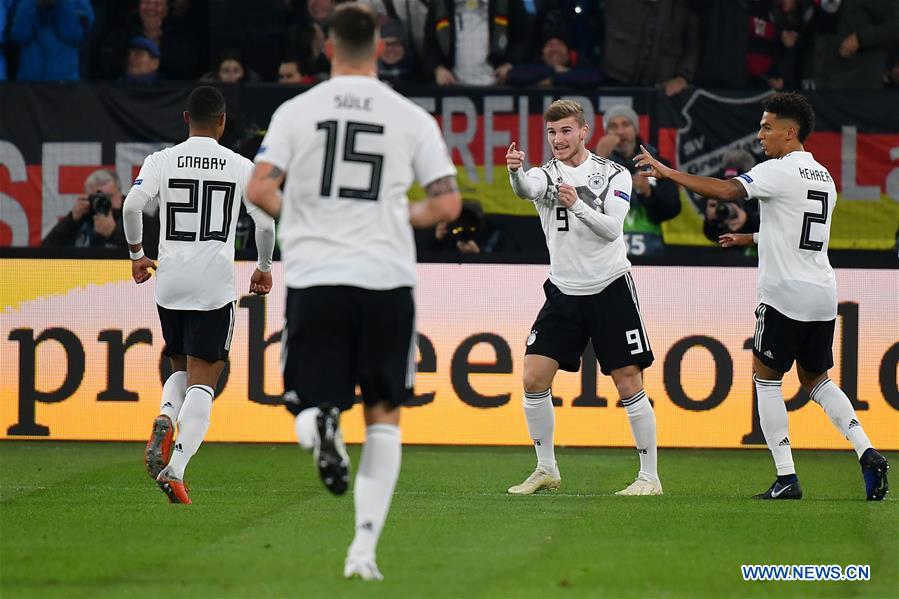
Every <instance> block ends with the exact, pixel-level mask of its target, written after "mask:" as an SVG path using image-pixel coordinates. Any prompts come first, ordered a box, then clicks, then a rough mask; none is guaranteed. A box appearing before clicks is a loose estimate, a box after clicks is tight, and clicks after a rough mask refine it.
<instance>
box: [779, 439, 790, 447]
mask: <svg viewBox="0 0 899 599" xmlns="http://www.w3.org/2000/svg"><path fill="white" fill-rule="evenodd" d="M777 446H778V447H784V446H787V447H789V446H790V438H789V437H784V438H783V439H781V441H780V443H778V444H777Z"/></svg>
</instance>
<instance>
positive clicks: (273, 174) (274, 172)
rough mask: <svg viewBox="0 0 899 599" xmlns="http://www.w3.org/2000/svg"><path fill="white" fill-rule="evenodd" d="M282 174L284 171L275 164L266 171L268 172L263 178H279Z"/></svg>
mask: <svg viewBox="0 0 899 599" xmlns="http://www.w3.org/2000/svg"><path fill="white" fill-rule="evenodd" d="M283 174H284V171H282V170H281V169H279V168H278V167H277V166H273V167H272V170H270V171H269V172H268V174H267V175H266V176H265V178H266V179H280V178H281V175H283Z"/></svg>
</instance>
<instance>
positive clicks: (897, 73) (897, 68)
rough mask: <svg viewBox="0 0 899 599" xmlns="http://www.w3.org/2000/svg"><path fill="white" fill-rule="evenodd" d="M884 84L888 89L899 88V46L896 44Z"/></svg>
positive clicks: (888, 63)
mask: <svg viewBox="0 0 899 599" xmlns="http://www.w3.org/2000/svg"><path fill="white" fill-rule="evenodd" d="M883 84H884V87H885V88H887V89H899V46H896V47H895V48H893V49H892V51H891V52H890V60H889V61H888V62H887V70H886V73H885V74H884V79H883Z"/></svg>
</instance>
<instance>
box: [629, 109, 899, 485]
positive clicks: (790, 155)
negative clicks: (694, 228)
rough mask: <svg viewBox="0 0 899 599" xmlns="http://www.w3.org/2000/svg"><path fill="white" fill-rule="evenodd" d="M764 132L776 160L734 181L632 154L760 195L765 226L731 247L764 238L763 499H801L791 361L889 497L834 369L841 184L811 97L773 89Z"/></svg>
mask: <svg viewBox="0 0 899 599" xmlns="http://www.w3.org/2000/svg"><path fill="white" fill-rule="evenodd" d="M762 108H763V110H764V112H763V113H762V119H761V122H760V127H759V133H758V139H759V141H760V142H761V145H762V149H764V151H765V155H767V156H768V157H769V158H770V160H767V161H765V162H761V163H759V164H757V165H756V166H754V167H753V168H752V169H751V170H750V171H749V172H747V173H744V174H742V175H739V176H738V177H735V178H733V179H729V180H722V179H715V178H711V177H699V176H695V175H689V174H686V173H681V172H679V171H676V170H674V169H672V168H669V167H667V166H665V165H664V164H662V163H660V162H659V161H658V160H656V159H655V158H653V157H652V156H650V155H649V153H648V152H646V150H645V149H643V148H641V149H642V150H643V153H642V154H640V155H638V156H637V157H636V158H635V159H634V160H636V161H637V166H639V167H647V168H646V170H644V171H643V172H642V174H643V175H644V176H651V177H658V178H670V179H671V180H673V181H674V182H675V183H679V184H681V185H683V186H684V187H686V188H687V189H689V190H691V191H693V192H696V193H698V194H700V195H703V196H705V197H708V198H720V199H721V200H723V201H739V200H741V199H743V198H747V197H753V198H758V200H759V209H760V215H761V224H760V226H759V232H758V233H755V234H738V233H727V234H725V235H722V236H721V239H720V243H721V245H722V246H724V247H731V246H742V245H749V244H751V243H758V246H759V276H758V295H759V306H758V308H757V309H756V326H755V340H754V344H753V349H752V353H753V356H754V357H753V372H754V375H753V379H754V381H755V388H756V392H757V394H758V409H759V421H760V423H761V426H762V432H763V433H764V434H765V442H766V443H767V445H768V449H770V450H771V454H772V455H773V457H774V465H775V467H776V469H777V479H776V480H775V481H774V483H773V484H772V485H771V487H770V488H769V489H768V490H767V491H765V492H764V493H760V494H758V495H756V496H755V498H756V499H801V498H802V487H801V486H800V484H799V479H798V478H797V477H796V469H795V468H794V466H793V456H792V453H791V451H790V437H789V434H788V431H787V410H786V407H785V406H784V400H783V394H782V393H781V380H782V379H783V375H784V373H785V372H787V371H789V370H790V368H792V367H793V361H794V360H795V361H796V370H797V373H798V375H799V381H800V383H801V384H802V388H803V389H805V391H806V392H807V393H808V394H809V396H810V397H811V398H812V400H813V401H814V402H815V403H817V404H818V405H820V406H821V407H822V408H823V409H824V412H825V413H826V414H827V416H828V418H830V421H831V422H832V423H833V425H834V426H835V427H836V428H837V430H839V431H840V433H841V434H843V435H844V436H845V437H846V438H847V439H848V440H849V441H850V442H851V443H852V446H853V448H854V449H855V452H856V454H857V455H858V458H859V462H860V463H861V469H862V476H863V479H864V482H865V493H866V496H867V498H868V499H869V500H875V501H877V500H882V499H883V498H884V497H885V496H886V493H887V491H888V490H889V484H888V482H887V470H888V469H889V464H888V463H887V460H886V458H884V457H883V456H882V455H880V454H879V453H878V452H877V451H876V450H875V449H874V448H873V447H872V446H871V442H870V441H869V440H868V437H867V435H865V431H864V429H863V428H862V426H861V423H860V422H859V420H858V418H857V416H856V414H855V410H854V409H853V407H852V403H851V402H850V401H849V398H848V397H846V394H845V393H843V391H842V390H841V389H840V388H839V387H837V386H836V384H834V383H833V381H831V380H830V378H828V376H827V371H828V369H830V368H831V367H832V366H833V352H832V345H833V332H834V324H835V322H836V316H837V287H836V278H835V277H834V273H833V270H832V269H831V267H830V262H829V261H828V259H827V245H828V241H829V239H830V225H831V222H832V215H833V209H834V205H835V204H836V201H837V190H836V186H835V185H834V182H833V179H832V178H831V176H830V173H829V172H827V169H826V168H825V167H823V166H822V165H821V164H819V163H818V162H817V161H816V160H815V158H814V157H813V156H812V155H811V153H810V152H806V151H805V148H804V147H803V145H802V144H803V143H804V142H805V140H806V138H807V137H808V135H809V134H810V133H811V132H812V129H813V128H814V125H815V115H814V112H813V110H812V107H811V105H810V104H809V102H808V100H806V99H805V97H803V96H802V95H800V94H797V93H780V94H774V95H773V96H770V97H769V98H768V99H766V100H765V101H764V102H763V103H762Z"/></svg>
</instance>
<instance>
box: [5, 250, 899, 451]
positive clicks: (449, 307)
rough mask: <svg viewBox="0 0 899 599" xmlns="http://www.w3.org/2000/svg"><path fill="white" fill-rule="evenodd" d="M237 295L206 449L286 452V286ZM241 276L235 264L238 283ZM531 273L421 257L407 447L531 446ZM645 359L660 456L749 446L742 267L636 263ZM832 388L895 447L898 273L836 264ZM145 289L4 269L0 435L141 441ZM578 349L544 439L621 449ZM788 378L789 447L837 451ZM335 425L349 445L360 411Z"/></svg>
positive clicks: (126, 277) (22, 266)
mask: <svg viewBox="0 0 899 599" xmlns="http://www.w3.org/2000/svg"><path fill="white" fill-rule="evenodd" d="M280 266H281V265H280V264H276V265H275V270H274V278H275V281H276V290H275V291H274V292H273V293H272V294H271V295H270V296H268V297H266V298H259V297H255V296H241V297H239V299H238V309H237V316H236V325H235V332H234V337H233V340H232V346H231V356H230V362H229V366H228V369H227V371H226V374H225V375H223V380H222V381H220V384H219V389H220V392H219V395H218V397H217V398H216V400H215V403H214V404H213V410H212V424H211V426H210V429H209V433H208V435H207V440H209V441H246V442H293V440H294V434H293V426H292V421H291V417H290V415H289V413H288V412H287V411H286V410H285V409H284V408H283V407H282V406H280V405H279V402H280V392H281V375H280V372H279V354H280V328H281V325H282V320H283V310H284V291H283V289H282V288H280V287H279V286H278V282H279V281H280V280H281V268H280ZM252 270H253V265H252V264H250V263H240V264H239V265H238V267H237V287H238V289H239V290H244V289H246V287H247V284H248V281H249V276H250V274H251V272H252ZM547 270H548V267H547V266H545V265H487V264H479V265H472V264H465V265H457V264H449V265H448V264H425V265H420V266H419V285H418V288H417V291H416V298H417V324H418V329H419V335H420V336H419V340H420V343H419V373H418V376H417V381H416V396H415V399H414V401H413V402H412V403H413V404H414V405H410V406H407V407H405V408H403V415H402V429H403V439H404V441H405V442H407V443H418V444H459V445H473V444H489V445H529V444H530V440H529V438H528V435H527V429H526V426H525V422H524V416H523V413H522V409H521V400H522V389H521V369H522V361H523V360H522V357H523V354H524V348H525V340H526V338H527V335H528V333H529V332H530V327H531V324H532V322H533V319H534V317H535V316H536V314H537V311H538V310H539V309H540V306H541V305H542V303H543V292H542V282H543V281H544V279H545V278H546V274H547ZM634 279H635V280H636V283H637V288H638V292H639V295H640V300H641V307H642V311H643V318H644V321H645V322H646V327H647V330H648V332H649V335H650V341H651V344H652V348H653V352H654V354H655V363H654V364H653V365H652V366H651V367H650V368H649V369H647V370H646V371H645V377H646V380H645V383H646V390H647V392H648V394H649V396H650V397H651V398H652V399H653V401H654V403H655V409H656V415H657V421H658V435H659V445H660V446H661V447H757V446H760V445H761V446H763V443H764V441H763V439H762V437H761V432H760V430H759V426H758V418H757V416H756V415H755V412H756V410H755V406H754V397H753V388H752V383H751V361H752V359H751V350H750V349H748V348H749V347H750V345H749V343H748V341H749V340H751V337H752V334H753V331H754V315H753V311H754V309H755V305H756V293H755V280H756V270H755V269H752V268H717V267H716V268H706V267H673V266H669V267H661V266H641V267H635V268H634ZM837 281H838V285H839V301H840V317H839V318H838V320H837V327H836V338H835V342H834V359H835V365H834V368H833V370H832V371H831V378H832V379H833V380H834V381H835V382H837V383H838V384H840V385H841V386H842V387H843V389H844V390H845V391H846V393H847V395H849V397H850V398H851V399H852V400H853V402H854V403H855V405H856V410H857V412H858V415H859V418H860V419H861V420H862V423H863V425H864V426H865V430H866V432H867V433H868V436H869V437H870V438H871V440H872V442H873V443H874V444H875V445H876V446H877V447H878V448H881V449H890V450H899V389H897V365H899V276H897V273H896V271H888V270H840V271H838V272H837ZM153 285H154V282H153V281H150V282H148V283H147V284H145V285H141V286H137V285H135V284H134V283H133V282H132V281H131V278H130V265H129V263H128V262H127V261H116V260H83V261H79V260H15V259H4V260H0V287H2V291H0V435H2V438H4V439H53V440H117V441H140V440H144V439H146V438H147V435H148V432H149V430H150V423H151V421H152V419H153V417H154V416H155V415H156V414H157V412H158V411H159V397H160V394H161V390H162V380H164V377H165V375H166V372H167V369H166V367H165V365H164V360H162V359H161V350H162V346H163V339H162V333H161V330H160V327H159V321H158V317H157V313H156V306H155V303H154V299H153ZM597 370H598V369H597V368H596V364H595V361H594V360H593V359H592V357H591V356H588V359H587V360H585V361H584V364H583V365H582V369H581V372H579V373H560V374H559V376H558V377H557V379H556V382H555V385H554V387H553V393H554V395H555V396H556V397H557V403H558V405H557V407H556V435H555V438H556V442H557V443H558V444H559V445H570V446H622V447H629V446H631V444H632V439H631V433H630V428H629V426H628V423H627V418H626V415H625V410H624V408H623V407H620V406H618V405H617V397H616V395H615V388H614V385H613V384H612V382H611V380H610V379H608V378H607V377H603V376H602V375H601V374H598V372H597ZM798 391H799V384H798V381H797V380H796V377H795V375H793V374H790V375H788V376H787V378H786V379H785V383H784V394H785V396H786V397H787V398H788V399H789V398H792V399H789V401H788V404H787V405H788V409H790V410H791V415H790V437H791V441H793V446H794V447H796V448H821V449H825V448H826V449H830V448H833V449H841V448H848V447H849V445H848V442H847V441H846V440H845V439H843V438H842V437H841V436H840V435H839V433H837V432H836V431H835V430H834V428H833V427H832V426H831V425H830V423H829V421H828V420H827V417H826V415H825V414H824V412H823V410H821V409H820V407H818V406H817V405H816V404H814V402H811V401H809V400H808V398H807V396H805V395H804V394H802V393H797V392H798ZM357 412H359V410H353V411H352V412H350V413H349V414H347V415H345V416H344V419H343V420H344V434H345V436H346V438H347V441H348V442H350V443H354V442H360V441H361V440H362V436H363V427H362V419H361V414H360V413H357Z"/></svg>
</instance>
